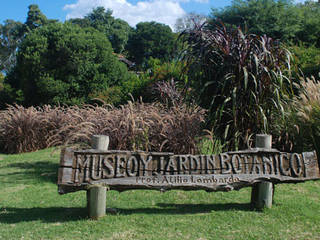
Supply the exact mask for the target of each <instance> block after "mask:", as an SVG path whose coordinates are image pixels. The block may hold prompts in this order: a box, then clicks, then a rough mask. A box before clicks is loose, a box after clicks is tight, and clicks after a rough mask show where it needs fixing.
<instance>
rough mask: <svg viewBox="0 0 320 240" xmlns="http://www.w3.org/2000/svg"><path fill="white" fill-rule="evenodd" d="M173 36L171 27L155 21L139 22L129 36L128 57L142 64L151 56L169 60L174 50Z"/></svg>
mask: <svg viewBox="0 0 320 240" xmlns="http://www.w3.org/2000/svg"><path fill="white" fill-rule="evenodd" d="M174 42H175V36H174V33H173V32H172V31H171V28H170V27H169V26H167V25H165V24H161V23H157V22H141V23H138V24H137V26H136V29H135V31H134V32H133V33H132V35H131V36H130V38H129V41H128V45H127V50H128V53H129V58H130V59H131V60H132V61H133V62H135V63H136V64H138V65H140V66H142V65H144V64H146V63H147V62H148V60H149V59H150V58H151V57H153V58H158V59H161V60H163V61H166V60H169V59H170V57H171V56H172V55H173V52H174Z"/></svg>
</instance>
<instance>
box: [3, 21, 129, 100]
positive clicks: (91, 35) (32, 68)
mask: <svg viewBox="0 0 320 240" xmlns="http://www.w3.org/2000/svg"><path fill="white" fill-rule="evenodd" d="M112 51H113V50H112V47H111V44H110V42H109V40H108V39H107V37H106V36H105V35H104V34H102V33H100V32H98V31H96V30H94V29H92V28H83V29H82V28H80V27H79V26H76V25H72V24H68V23H65V24H62V23H50V24H48V25H46V26H43V27H41V28H37V29H36V30H34V31H32V32H30V33H29V34H28V35H27V36H26V37H25V38H24V40H23V41H22V43H21V46H20V47H19V49H18V53H17V64H16V66H15V67H14V68H13V70H12V71H11V72H10V73H9V74H8V75H7V77H6V83H8V84H10V85H11V87H13V88H14V89H16V90H21V91H22V92H23V95H24V105H25V106H35V105H44V104H70V105H73V104H82V103H88V100H89V99H88V96H89V95H90V94H94V93H97V92H102V91H105V90H107V89H108V88H109V87H112V86H119V85H121V84H122V83H123V82H127V81H130V80H131V79H132V78H133V77H134V75H133V74H131V73H129V72H128V70H127V68H126V66H125V64H124V63H121V62H119V60H118V59H117V58H116V56H114V55H113V54H112Z"/></svg>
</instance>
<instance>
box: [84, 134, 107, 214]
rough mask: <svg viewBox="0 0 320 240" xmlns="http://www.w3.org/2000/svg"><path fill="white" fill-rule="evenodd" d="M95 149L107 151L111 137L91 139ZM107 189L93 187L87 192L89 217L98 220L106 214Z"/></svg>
mask: <svg viewBox="0 0 320 240" xmlns="http://www.w3.org/2000/svg"><path fill="white" fill-rule="evenodd" d="M91 147H92V148H93V149H97V150H101V151H107V150H108V147H109V136H104V135H93V136H92V139H91ZM106 192H107V189H106V187H103V186H92V187H91V188H89V189H88V190H87V208H88V212H89V217H90V218H91V219H94V220H97V219H98V218H100V217H103V216H104V215H105V214H106V199H107V197H106V195H107V193H106Z"/></svg>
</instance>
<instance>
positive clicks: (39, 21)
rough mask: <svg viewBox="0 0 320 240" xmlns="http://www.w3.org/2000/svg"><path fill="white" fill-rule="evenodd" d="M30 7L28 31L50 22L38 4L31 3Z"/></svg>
mask: <svg viewBox="0 0 320 240" xmlns="http://www.w3.org/2000/svg"><path fill="white" fill-rule="evenodd" d="M28 8H29V11H28V16H27V20H26V22H25V28H26V31H27V32H29V31H32V30H33V29H35V28H37V27H40V26H43V25H45V24H47V23H48V19H47V17H46V16H45V15H44V14H43V13H42V12H41V11H40V9H39V6H38V5H36V4H31V5H30V6H29V7H28Z"/></svg>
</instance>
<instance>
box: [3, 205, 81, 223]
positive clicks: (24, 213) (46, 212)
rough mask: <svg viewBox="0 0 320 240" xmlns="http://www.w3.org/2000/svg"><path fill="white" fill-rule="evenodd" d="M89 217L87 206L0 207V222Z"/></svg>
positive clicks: (51, 220) (69, 219)
mask: <svg viewBox="0 0 320 240" xmlns="http://www.w3.org/2000/svg"><path fill="white" fill-rule="evenodd" d="M86 217H87V210H86V208H63V207H49V208H10V207H9V208H5V207H3V208H0V223H8V224H12V223H19V222H29V221H38V220H40V221H42V222H45V223H53V222H68V221H76V220H81V219H84V218H86Z"/></svg>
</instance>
